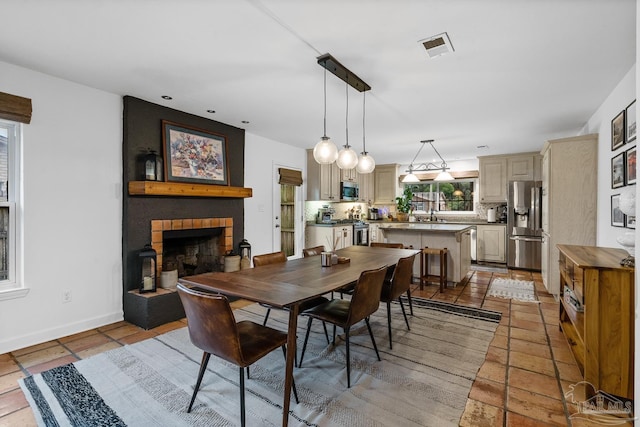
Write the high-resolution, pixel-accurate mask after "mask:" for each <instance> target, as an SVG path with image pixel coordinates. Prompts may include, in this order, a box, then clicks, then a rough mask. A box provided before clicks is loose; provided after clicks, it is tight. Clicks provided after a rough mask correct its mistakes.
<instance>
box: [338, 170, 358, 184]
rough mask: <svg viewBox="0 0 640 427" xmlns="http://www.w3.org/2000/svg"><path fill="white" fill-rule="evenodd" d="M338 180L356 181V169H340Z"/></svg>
mask: <svg viewBox="0 0 640 427" xmlns="http://www.w3.org/2000/svg"><path fill="white" fill-rule="evenodd" d="M340 180H342V181H348V182H356V181H357V180H358V172H357V171H356V168H353V169H340Z"/></svg>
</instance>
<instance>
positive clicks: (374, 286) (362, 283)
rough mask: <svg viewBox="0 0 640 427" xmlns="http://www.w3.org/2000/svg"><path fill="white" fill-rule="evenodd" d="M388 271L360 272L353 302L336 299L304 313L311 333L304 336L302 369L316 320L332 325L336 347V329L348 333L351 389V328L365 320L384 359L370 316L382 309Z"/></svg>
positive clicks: (382, 269) (346, 341) (347, 345)
mask: <svg viewBox="0 0 640 427" xmlns="http://www.w3.org/2000/svg"><path fill="white" fill-rule="evenodd" d="M386 272H387V267H386V266H384V267H381V268H379V269H377V270H368V271H363V272H362V273H360V277H359V278H358V281H357V282H356V286H355V288H354V290H353V295H352V296H351V300H344V299H333V300H331V301H328V302H326V303H324V304H320V305H318V306H316V307H313V308H311V309H309V310H307V311H305V312H304V313H302V315H303V316H308V317H309V321H308V323H307V333H306V334H305V337H304V345H303V346H302V354H301V355H300V363H299V364H298V367H302V359H303V358H304V352H305V350H306V348H307V341H308V340H309V331H310V330H311V323H312V322H313V319H318V320H321V321H323V322H328V323H331V324H332V325H333V344H334V345H335V343H336V337H335V335H336V332H335V331H336V326H339V327H341V328H342V329H343V330H344V333H345V343H346V350H347V388H350V387H351V358H350V353H349V332H350V330H351V327H352V326H353V325H355V324H356V323H358V322H360V321H361V320H364V321H365V323H366V324H367V328H368V329H369V336H371V342H372V343H373V348H374V350H375V351H376V356H378V360H380V353H378V347H377V346H376V340H375V338H374V337H373V332H372V331H371V325H370V324H369V316H371V315H372V314H373V313H375V312H376V311H377V310H378V308H379V307H380V293H381V291H382V283H383V282H384V276H385V274H386Z"/></svg>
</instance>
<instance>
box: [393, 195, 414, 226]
mask: <svg viewBox="0 0 640 427" xmlns="http://www.w3.org/2000/svg"><path fill="white" fill-rule="evenodd" d="M412 200H413V191H412V190H411V187H406V188H405V189H404V192H403V193H402V196H399V197H396V211H397V214H398V221H407V220H408V219H409V212H411V201H412Z"/></svg>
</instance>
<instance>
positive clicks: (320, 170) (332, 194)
mask: <svg viewBox="0 0 640 427" xmlns="http://www.w3.org/2000/svg"><path fill="white" fill-rule="evenodd" d="M307 200H327V201H331V202H339V201H340V168H338V166H337V165H336V164H335V162H334V163H331V164H330V165H321V164H318V162H316V160H315V159H314V158H313V150H307Z"/></svg>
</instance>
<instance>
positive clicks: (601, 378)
mask: <svg viewBox="0 0 640 427" xmlns="http://www.w3.org/2000/svg"><path fill="white" fill-rule="evenodd" d="M557 248H558V253H559V258H558V266H559V276H560V328H561V330H562V332H563V333H564V335H565V336H566V338H567V341H568V342H569V347H570V348H571V351H572V353H573V355H574V357H575V359H576V362H577V363H578V367H579V368H580V372H581V373H582V375H583V378H584V381H586V382H588V383H590V384H591V385H592V386H593V389H594V392H596V391H597V392H600V391H603V392H606V393H608V394H610V395H613V396H616V397H621V398H625V399H631V400H632V399H633V394H634V392H633V370H634V368H633V358H634V336H635V335H634V320H635V315H634V301H635V300H634V273H635V270H634V269H633V268H630V267H622V266H620V260H621V259H623V258H625V257H626V256H627V252H626V251H625V250H623V249H616V248H601V247H596V246H577V245H557ZM588 397H592V396H588Z"/></svg>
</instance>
